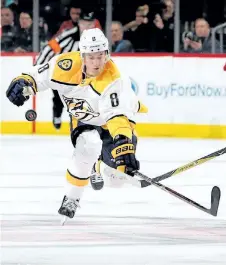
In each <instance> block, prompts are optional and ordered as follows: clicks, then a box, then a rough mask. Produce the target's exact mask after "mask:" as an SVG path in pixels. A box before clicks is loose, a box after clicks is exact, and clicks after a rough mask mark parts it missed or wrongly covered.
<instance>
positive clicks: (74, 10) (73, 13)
mask: <svg viewBox="0 0 226 265" xmlns="http://www.w3.org/2000/svg"><path fill="white" fill-rule="evenodd" d="M81 12H82V11H81V8H80V7H77V6H71V8H70V18H71V19H70V20H66V21H64V22H63V23H62V24H61V25H60V28H59V30H58V31H57V33H56V35H55V37H56V36H58V35H59V34H61V33H62V32H63V31H64V30H67V29H72V28H73V27H75V26H77V25H78V20H79V18H80V15H81Z"/></svg>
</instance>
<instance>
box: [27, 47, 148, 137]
mask: <svg viewBox="0 0 226 265" xmlns="http://www.w3.org/2000/svg"><path fill="white" fill-rule="evenodd" d="M82 70H83V66H82V60H81V56H80V53H79V52H70V53H65V54H61V55H58V56H55V57H53V58H52V59H51V60H50V61H49V62H48V63H46V64H43V65H38V66H34V67H33V68H32V70H31V71H30V72H27V73H24V74H23V75H27V76H30V81H31V80H32V79H33V84H34V86H35V89H34V90H36V91H43V90H46V89H49V88H51V89H55V90H57V91H58V92H59V95H60V96H61V99H62V101H63V102H64V105H65V106H66V108H67V111H68V113H69V114H70V115H71V116H72V117H73V119H74V120H76V121H81V122H83V123H86V124H90V125H96V126H103V127H104V128H106V129H108V130H109V132H110V133H111V135H112V137H113V138H114V137H115V136H116V135H117V134H123V135H126V136H127V137H130V138H131V137H132V131H133V126H132V125H131V123H135V121H134V120H135V118H134V115H135V114H136V113H137V112H147V108H146V107H145V106H144V105H142V104H141V103H140V102H139V100H138V98H137V96H136V95H135V93H134V91H133V90H132V88H131V82H130V79H129V78H128V77H124V76H122V75H121V73H120V72H119V70H118V68H117V67H116V65H115V63H114V62H113V61H112V60H109V61H108V62H107V63H106V64H105V66H104V69H103V71H102V72H101V73H100V75H99V76H97V77H92V78H85V77H84V74H83V72H82Z"/></svg>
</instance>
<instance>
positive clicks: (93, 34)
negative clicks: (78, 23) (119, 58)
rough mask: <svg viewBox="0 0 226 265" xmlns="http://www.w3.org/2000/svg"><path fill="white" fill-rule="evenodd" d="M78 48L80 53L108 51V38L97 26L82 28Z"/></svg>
mask: <svg viewBox="0 0 226 265" xmlns="http://www.w3.org/2000/svg"><path fill="white" fill-rule="evenodd" d="M79 50H80V52H81V54H83V53H92V52H101V51H107V52H109V50H108V39H107V38H106V37H105V36H104V33H103V32H102V31H101V30H100V29H98V28H94V29H87V30H84V31H83V33H82V36H81V38H80V42H79Z"/></svg>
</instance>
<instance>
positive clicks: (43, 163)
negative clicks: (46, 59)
mask: <svg viewBox="0 0 226 265" xmlns="http://www.w3.org/2000/svg"><path fill="white" fill-rule="evenodd" d="M225 146H226V141H223V140H211V141H210V140H208V141H207V140H186V139H181V140H180V139H157V138H152V139H140V142H139V146H138V150H137V154H138V157H139V160H140V161H141V170H140V171H141V172H143V173H145V174H147V175H148V176H150V177H155V176H158V175H160V174H162V173H165V172H167V171H170V170H172V169H174V168H176V167H178V166H180V165H183V164H186V163H187V162H190V161H193V160H195V159H197V158H199V157H202V156H204V155H207V154H209V153H211V152H214V151H216V150H218V149H221V148H223V147H225ZM72 150H73V149H72V145H71V143H70V139H69V137H53V136H48V137H47V136H40V137H37V136H2V137H1V146H0V155H1V157H0V214H1V243H0V261H1V262H0V264H2V265H16V264H18V265H19V264H20V265H28V264H30V265H31V264H32V265H44V264H51V265H69V264H70V265H72V264H78V265H80V264H98V265H104V264H106V265H112V264H114V265H116V264H117V265H134V264H136V265H138V264H139V265H151V264H153V265H172V264H175V265H182V264H185V265H190V264H195V265H204V264H211V265H217V264H222V265H225V264H226V197H225V196H226V155H223V156H221V157H218V158H215V159H214V160H212V161H209V162H207V163H205V164H203V165H200V166H198V167H196V168H193V169H190V170H188V171H187V172H184V173H182V174H179V175H177V176H174V177H171V178H169V179H168V180H165V181H163V182H162V183H163V184H165V185H168V186H169V187H171V188H173V189H175V190H177V191H178V192H180V193H182V194H184V195H185V196H188V197H190V198H192V199H193V200H195V201H197V202H199V203H200V204H203V205H204V206H205V207H209V206H210V192H211V189H212V187H213V186H215V185H217V186H219V187H220V189H221V192H222V196H221V202H220V206H219V213H218V216H217V217H212V216H209V215H207V214H206V213H203V212H201V211H199V210H197V209H196V208H194V207H192V206H190V205H187V204H185V203H184V202H182V201H180V200H178V199H177V198H174V197H172V196H171V195H169V194H167V193H165V192H163V191H161V190H159V189H157V188H156V187H147V188H144V189H138V188H135V187H131V188H130V187H129V188H128V187H127V188H121V189H113V188H109V187H105V188H104V189H103V190H101V191H94V190H92V188H91V187H87V189H86V192H85V194H84V197H83V199H82V201H81V209H79V211H78V212H77V214H76V217H75V218H74V219H73V220H71V221H69V222H68V223H67V224H66V226H64V227H62V226H60V217H59V216H58V214H57V210H58V208H59V206H60V203H61V200H62V196H63V194H64V193H63V186H64V181H65V178H64V176H65V170H66V168H67V162H68V160H69V158H70V156H71V154H72Z"/></svg>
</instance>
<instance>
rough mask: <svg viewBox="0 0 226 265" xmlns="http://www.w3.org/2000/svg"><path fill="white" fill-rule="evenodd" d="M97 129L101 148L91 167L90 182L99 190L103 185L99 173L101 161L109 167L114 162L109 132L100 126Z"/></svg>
mask: <svg viewBox="0 0 226 265" xmlns="http://www.w3.org/2000/svg"><path fill="white" fill-rule="evenodd" d="M97 130H98V132H99V134H100V138H101V140H102V150H101V155H100V157H99V158H98V161H97V162H96V163H95V164H94V166H93V168H92V172H91V176H90V184H91V186H92V188H93V189H94V190H101V189H102V188H103V186H104V179H103V176H102V175H101V173H100V163H101V161H103V160H104V161H105V162H106V163H107V164H108V165H109V166H110V167H115V163H114V161H113V158H112V156H111V150H112V149H113V140H112V137H111V135H110V134H109V131H107V130H104V129H102V128H101V127H98V128H97Z"/></svg>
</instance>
